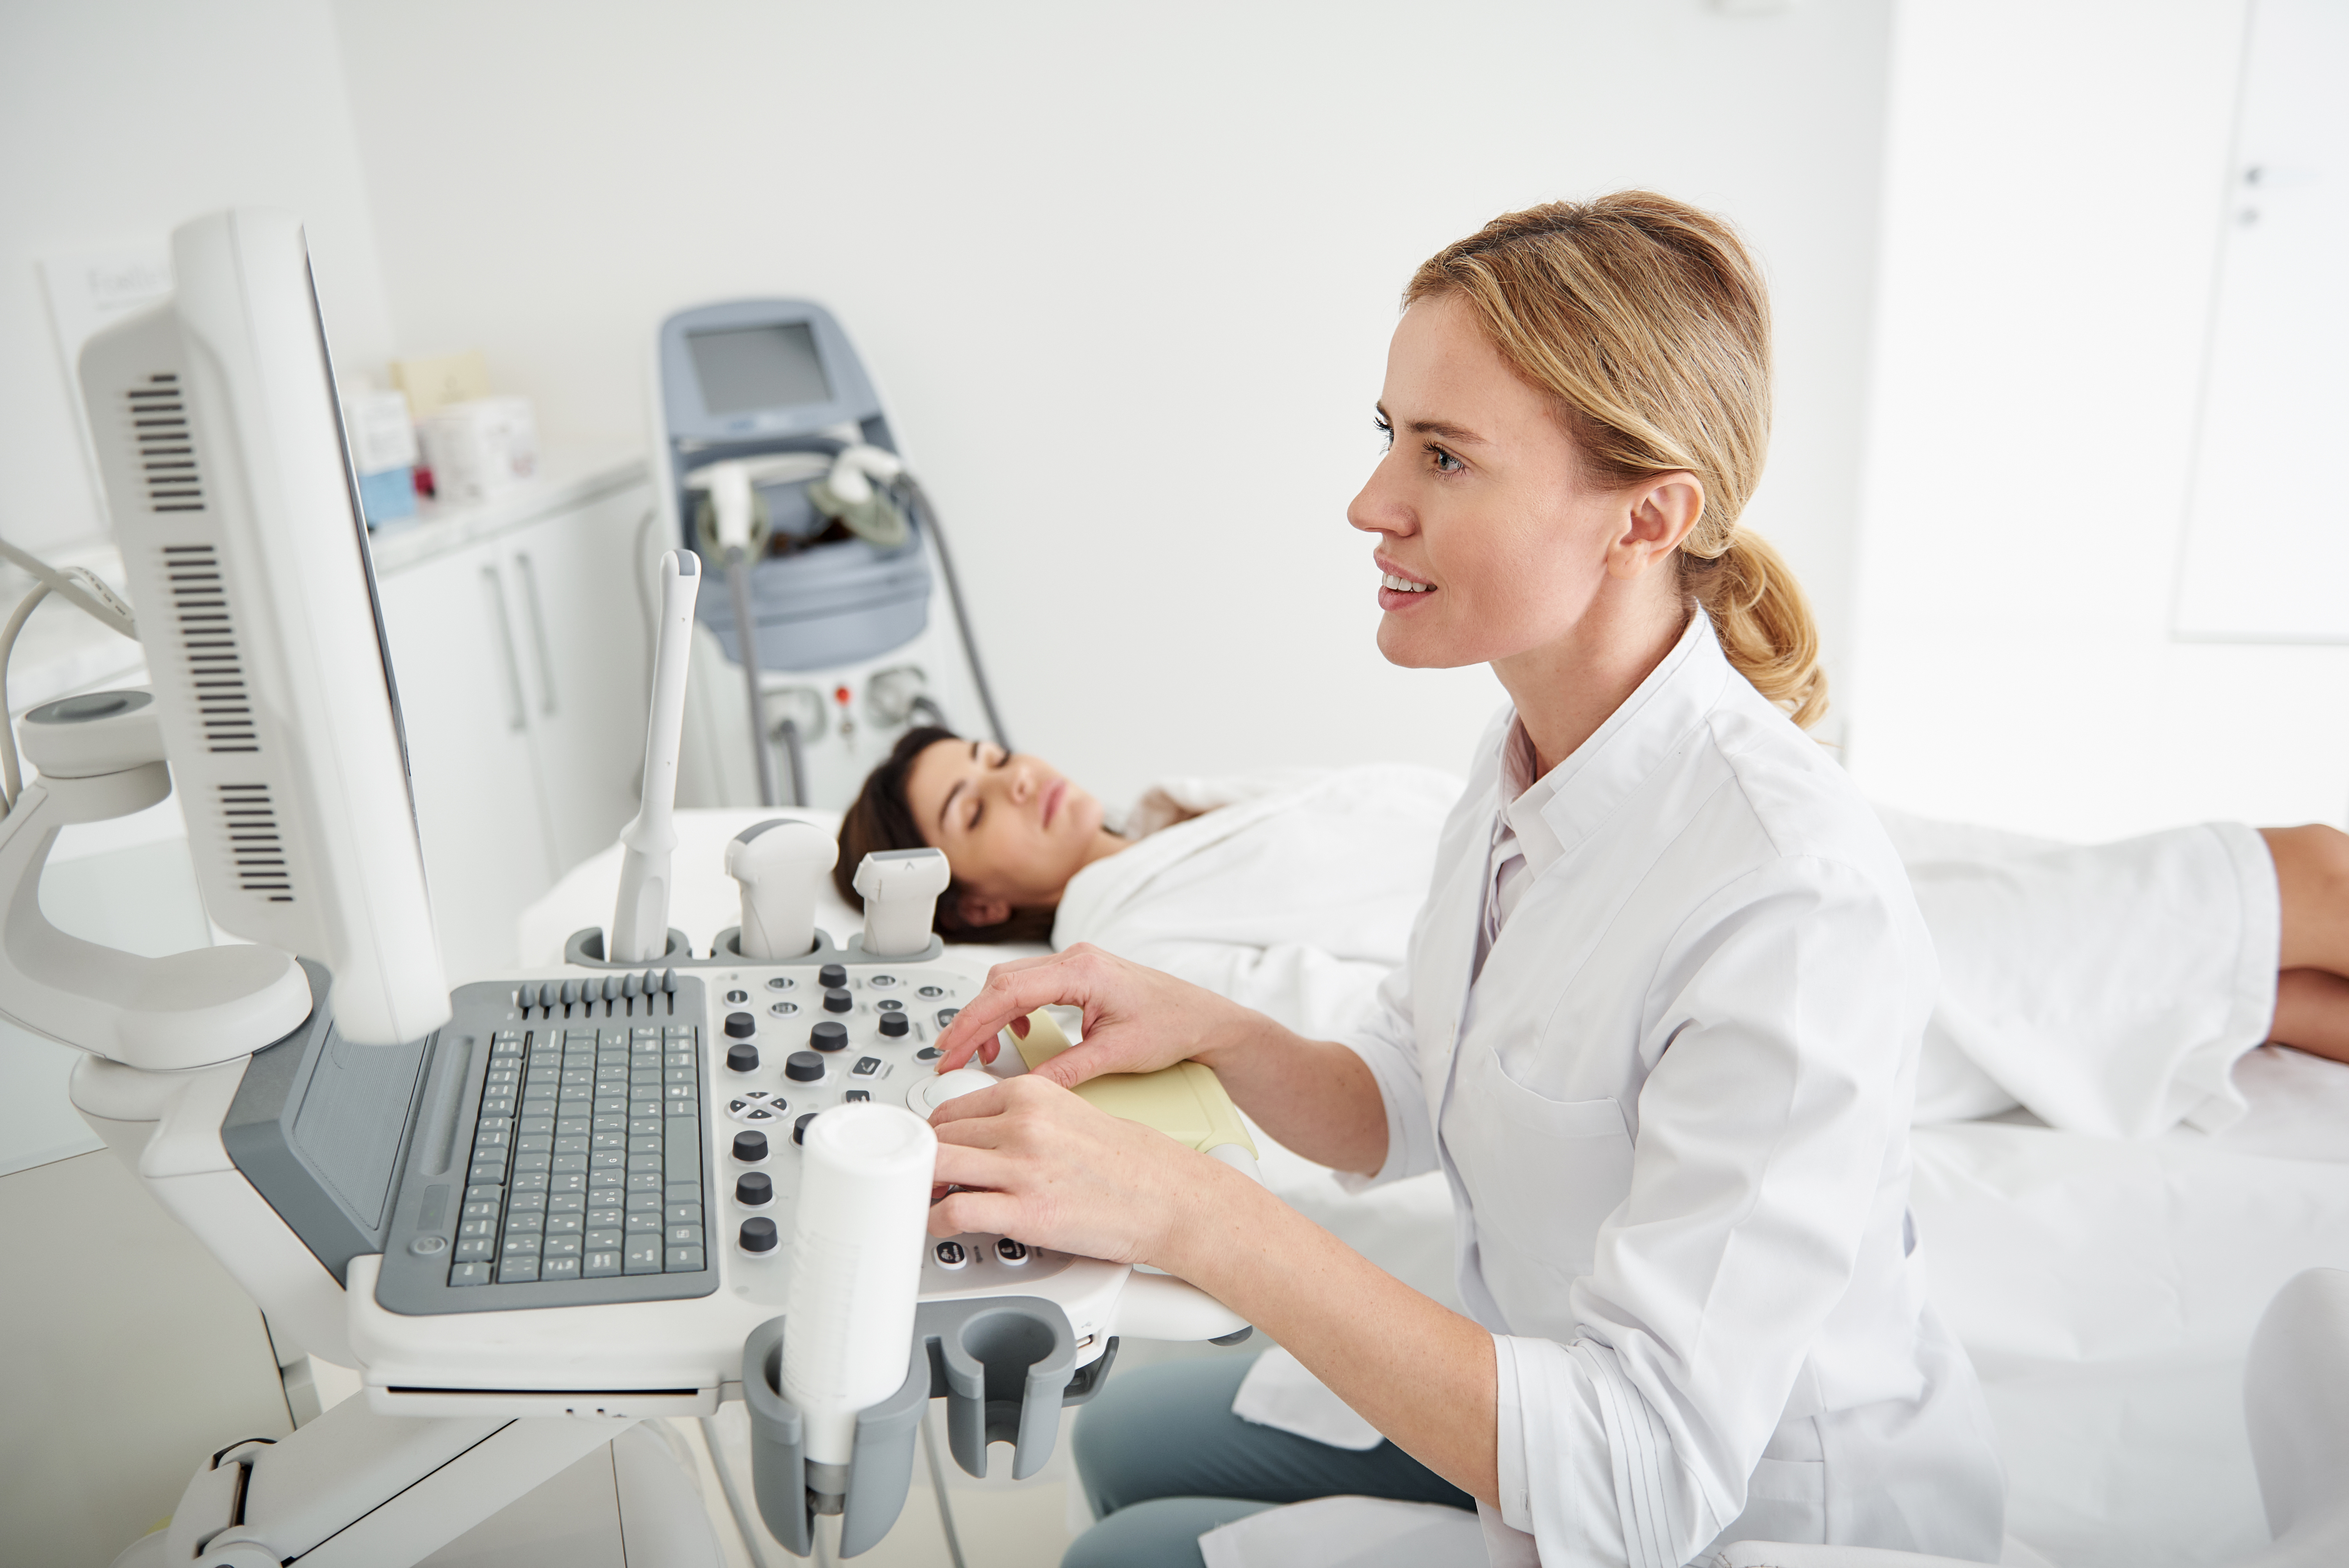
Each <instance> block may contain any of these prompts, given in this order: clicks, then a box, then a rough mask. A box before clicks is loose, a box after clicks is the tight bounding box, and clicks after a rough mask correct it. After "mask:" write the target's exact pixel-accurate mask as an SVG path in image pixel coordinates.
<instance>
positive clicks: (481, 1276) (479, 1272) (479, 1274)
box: [449, 1264, 490, 1285]
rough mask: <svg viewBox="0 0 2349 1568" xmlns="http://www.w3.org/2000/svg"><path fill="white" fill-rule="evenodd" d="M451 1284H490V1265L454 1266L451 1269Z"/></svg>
mask: <svg viewBox="0 0 2349 1568" xmlns="http://www.w3.org/2000/svg"><path fill="white" fill-rule="evenodd" d="M449 1283H450V1284H452V1285H463V1284H489V1283H490V1265H489V1264H451V1265H450V1269H449Z"/></svg>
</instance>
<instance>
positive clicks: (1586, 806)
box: [1493, 610, 1734, 856]
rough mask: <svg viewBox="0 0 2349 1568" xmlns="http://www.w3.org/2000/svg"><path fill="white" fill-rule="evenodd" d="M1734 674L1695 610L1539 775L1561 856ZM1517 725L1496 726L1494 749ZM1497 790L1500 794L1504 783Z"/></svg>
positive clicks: (1545, 816)
mask: <svg viewBox="0 0 2349 1568" xmlns="http://www.w3.org/2000/svg"><path fill="white" fill-rule="evenodd" d="M1733 674H1734V672H1733V670H1731V668H1730V667H1729V660H1728V658H1727V657H1726V656H1725V655H1723V653H1722V651H1721V642H1720V639H1719V638H1717V637H1716V636H1714V634H1713V622H1712V621H1711V620H1710V619H1708V618H1707V617H1706V615H1705V614H1704V612H1703V611H1702V610H1699V611H1697V612H1695V613H1694V614H1691V615H1690V617H1689V624H1688V626H1687V628H1686V629H1685V630H1684V631H1682V633H1681V638H1680V641H1679V642H1677V643H1675V644H1673V645H1672V649H1671V652H1670V653H1668V654H1666V655H1664V657H1663V661H1662V662H1661V664H1659V665H1656V667H1655V668H1654V669H1652V670H1650V671H1649V672H1648V678H1647V679H1645V680H1643V681H1641V682H1640V685H1639V686H1638V687H1637V688H1636V689H1635V690H1634V691H1633V692H1632V693H1631V695H1630V696H1628V697H1626V698H1624V699H1623V706H1622V707H1619V708H1617V709H1616V710H1615V711H1614V712H1613V713H1611V714H1609V715H1608V717H1607V722H1606V723H1604V724H1602V725H1600V726H1599V728H1598V729H1597V730H1596V731H1595V732H1593V733H1592V735H1591V737H1590V738H1589V739H1588V740H1586V741H1584V742H1583V743H1582V744H1581V745H1580V746H1578V747H1576V748H1574V750H1573V752H1572V753H1571V754H1570V755H1568V758H1567V759H1566V760H1565V761H1563V762H1561V763H1559V764H1558V765H1557V767H1555V768H1553V769H1550V770H1549V772H1548V773H1547V774H1546V775H1544V777H1543V779H1542V780H1541V783H1542V784H1543V785H1544V786H1546V787H1547V789H1548V791H1549V799H1548V800H1547V803H1545V804H1544V805H1543V806H1542V808H1541V819H1542V820H1543V821H1544V822H1546V823H1547V824H1548V825H1549V829H1550V831H1552V832H1554V833H1556V834H1557V841H1558V852H1559V854H1560V855H1561V856H1564V855H1567V854H1571V853H1572V852H1573V851H1574V850H1575V848H1576V846H1577V845H1578V844H1580V843H1581V842H1582V841H1583V840H1585V839H1587V838H1588V837H1589V836H1590V834H1591V833H1593V832H1594V831H1596V830H1598V829H1599V826H1600V825H1601V824H1602V823H1604V822H1605V821H1606V820H1608V818H1609V817H1611V816H1613V815H1614V813H1615V810H1616V808H1617V807H1619V806H1620V805H1621V804H1622V803H1623V801H1624V800H1625V799H1627V798H1629V797H1630V794H1631V792H1632V791H1633V790H1634V789H1637V788H1638V787H1639V785H1640V782H1641V781H1642V780H1644V779H1647V778H1648V776H1649V775H1650V774H1651V773H1653V772H1654V771H1655V770H1656V769H1657V768H1658V767H1659V766H1660V765H1661V764H1662V762H1663V761H1664V759H1665V758H1667V757H1670V756H1671V754H1672V753H1673V752H1674V751H1676V750H1678V749H1679V748H1680V747H1681V745H1682V742H1684V741H1685V740H1686V739H1687V738H1688V737H1689V735H1690V734H1691V733H1692V731H1694V730H1695V729H1696V728H1697V727H1699V726H1701V725H1702V724H1703V723H1704V720H1705V716H1706V715H1707V714H1709V713H1711V712H1712V711H1713V708H1714V707H1716V706H1717V705H1718V704H1719V703H1720V701H1721V696H1722V691H1723V686H1726V685H1727V683H1728V681H1729V680H1730V678H1731V677H1732V676H1733ZM1515 728H1516V719H1515V717H1514V716H1512V717H1511V719H1510V721H1509V722H1508V723H1506V724H1504V725H1502V726H1501V727H1500V738H1499V745H1500V746H1501V747H1504V748H1506V746H1507V745H1508V741H1509V734H1510V732H1511V731H1512V730H1514V729H1515ZM1493 761H1494V772H1495V778H1496V779H1506V778H1507V777H1508V769H1507V768H1506V765H1505V764H1504V763H1503V760H1502V758H1501V756H1500V754H1499V753H1498V752H1497V751H1496V752H1495V757H1494V758H1493ZM1499 792H1500V793H1503V794H1506V792H1507V787H1506V784H1504V785H1501V786H1499ZM1499 804H1501V805H1504V806H1506V804H1507V802H1506V800H1504V801H1501V802H1499Z"/></svg>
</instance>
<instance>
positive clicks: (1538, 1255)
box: [1446, 1053, 1631, 1338]
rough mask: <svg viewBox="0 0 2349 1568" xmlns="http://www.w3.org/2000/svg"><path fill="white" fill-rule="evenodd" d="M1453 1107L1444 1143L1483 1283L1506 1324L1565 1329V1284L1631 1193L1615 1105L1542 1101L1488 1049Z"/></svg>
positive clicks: (1626, 1145) (1583, 1269)
mask: <svg viewBox="0 0 2349 1568" xmlns="http://www.w3.org/2000/svg"><path fill="white" fill-rule="evenodd" d="M1461 1088H1471V1086H1470V1085H1467V1084H1463V1085H1462V1086H1461ZM1452 1109H1453V1115H1452V1117H1451V1119H1449V1120H1448V1121H1447V1125H1446V1133H1447V1144H1448V1146H1449V1148H1450V1150H1451V1152H1452V1156H1453V1160H1454V1163H1455V1164H1456V1165H1457V1166H1459V1168H1460V1171H1461V1175H1462V1177H1463V1179H1464V1181H1463V1184H1464V1186H1465V1187H1466V1188H1467V1189H1468V1197H1469V1202H1470V1203H1471V1204H1472V1205H1473V1207H1474V1209H1475V1219H1476V1233H1477V1243H1478V1250H1479V1253H1480V1264H1481V1266H1482V1270H1483V1273H1484V1275H1485V1283H1486V1284H1487V1285H1489V1286H1490V1287H1491V1288H1492V1291H1493V1294H1494V1296H1495V1301H1496V1303H1497V1304H1498V1305H1500V1307H1501V1309H1502V1311H1503V1312H1504V1313H1506V1315H1507V1316H1508V1319H1509V1325H1510V1328H1511V1331H1512V1332H1514V1333H1520V1334H1546V1335H1547V1336H1551V1337H1561V1338H1563V1337H1570V1336H1571V1330H1572V1315H1571V1313H1570V1312H1569V1310H1568V1305H1567V1302H1566V1291H1567V1287H1568V1285H1570V1284H1572V1283H1573V1281H1574V1280H1575V1279H1576V1278H1577V1277H1578V1276H1579V1275H1582V1274H1588V1273H1589V1272H1590V1268H1591V1257H1592V1252H1593V1247H1594V1243H1595V1242H1596V1241H1597V1238H1598V1235H1599V1226H1600V1225H1601V1224H1602V1223H1604V1222H1606V1220H1607V1217H1608V1216H1609V1215H1610V1214H1612V1213H1613V1212H1615V1211H1616V1209H1617V1208H1618V1207H1619V1206H1620V1205H1621V1203H1622V1202H1623V1200H1624V1199H1625V1198H1626V1197H1627V1196H1629V1195H1630V1191H1631V1137H1630V1132H1629V1131H1627V1130H1626V1129H1625V1125H1624V1119H1623V1109H1622V1107H1621V1106H1619V1104H1617V1103H1616V1102H1615V1101H1614V1100H1613V1099H1577V1100H1557V1099H1547V1098H1545V1097H1544V1096H1542V1095H1538V1094H1536V1093H1535V1092H1534V1091H1533V1090H1532V1089H1529V1088H1526V1087H1525V1086H1524V1085H1523V1084H1520V1083H1517V1082H1516V1081H1515V1080H1514V1079H1512V1078H1509V1076H1508V1075H1507V1074H1506V1073H1505V1072H1503V1071H1502V1070H1501V1068H1500V1066H1499V1064H1498V1063H1497V1062H1496V1061H1495V1059H1494V1058H1493V1057H1492V1056H1491V1055H1490V1054H1489V1053H1488V1054H1485V1055H1484V1056H1483V1058H1482V1063H1481V1070H1479V1071H1477V1072H1476V1073H1475V1079H1474V1084H1473V1088H1472V1089H1471V1092H1470V1094H1469V1095H1468V1097H1467V1098H1466V1099H1462V1098H1460V1097H1459V1096H1458V1095H1457V1094H1456V1093H1455V1096H1454V1102H1453V1108H1452Z"/></svg>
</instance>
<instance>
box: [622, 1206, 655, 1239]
mask: <svg viewBox="0 0 2349 1568" xmlns="http://www.w3.org/2000/svg"><path fill="white" fill-rule="evenodd" d="M660 1228H661V1212H660V1211H659V1210H658V1209H638V1210H636V1212H633V1213H631V1214H630V1215H629V1216H628V1230H629V1231H630V1232H631V1233H638V1232H641V1233H645V1234H647V1235H650V1234H652V1233H655V1232H657V1231H658V1230H659V1229H660Z"/></svg>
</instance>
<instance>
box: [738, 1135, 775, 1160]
mask: <svg viewBox="0 0 2349 1568" xmlns="http://www.w3.org/2000/svg"><path fill="white" fill-rule="evenodd" d="M766 1157H767V1135H766V1134H765V1133H763V1132H738V1133H736V1134H735V1135H734V1158H735V1159H737V1160H740V1161H742V1163H743V1164H745V1165H756V1164H757V1163H758V1162H759V1161H761V1160H764V1159H765V1158H766Z"/></svg>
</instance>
